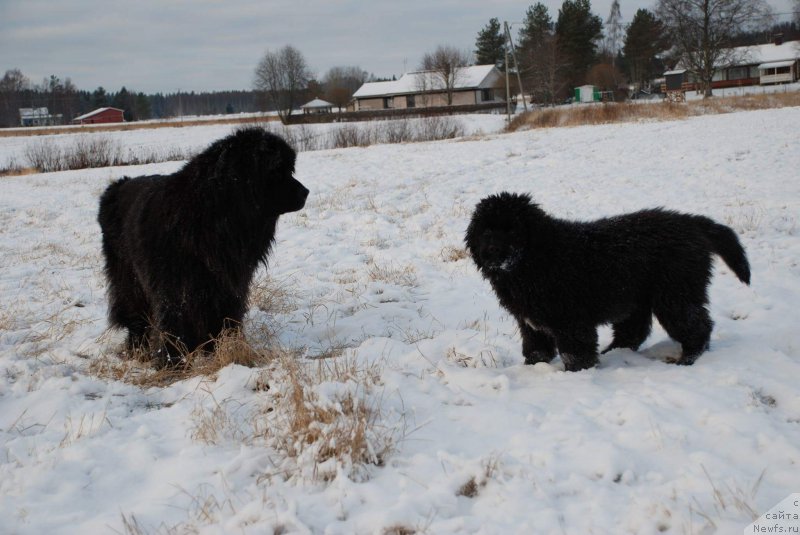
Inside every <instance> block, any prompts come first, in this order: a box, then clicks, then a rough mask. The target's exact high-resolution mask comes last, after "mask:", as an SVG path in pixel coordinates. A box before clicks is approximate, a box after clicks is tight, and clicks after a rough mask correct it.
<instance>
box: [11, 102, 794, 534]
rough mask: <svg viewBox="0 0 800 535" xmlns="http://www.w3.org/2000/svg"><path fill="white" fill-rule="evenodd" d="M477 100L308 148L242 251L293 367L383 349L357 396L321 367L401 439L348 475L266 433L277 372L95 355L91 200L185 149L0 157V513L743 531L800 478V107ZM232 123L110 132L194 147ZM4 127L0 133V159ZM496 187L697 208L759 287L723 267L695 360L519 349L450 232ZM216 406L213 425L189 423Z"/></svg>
mask: <svg viewBox="0 0 800 535" xmlns="http://www.w3.org/2000/svg"><path fill="white" fill-rule="evenodd" d="M473 121H475V122H474V124H473V126H472V127H471V129H472V131H474V132H477V131H478V130H479V128H478V127H477V126H476V125H477V124H478V123H481V121H486V122H483V123H481V124H483V125H484V126H483V127H482V128H480V130H482V131H483V133H482V134H475V135H472V136H470V137H467V138H462V139H457V140H451V141H446V142H436V143H421V144H401V145H377V146H372V147H367V148H352V149H341V150H327V151H317V152H304V153H301V154H300V155H299V157H298V163H297V177H298V178H299V179H300V180H301V181H302V182H303V183H304V184H306V185H307V186H308V187H309V188H310V189H311V195H310V197H309V200H308V203H307V205H306V208H305V209H304V210H303V211H301V212H298V213H296V214H291V215H288V216H285V217H283V218H282V219H281V222H280V223H279V228H278V240H277V243H276V246H275V248H274V252H273V256H272V257H271V259H270V265H269V269H268V271H267V272H268V274H269V275H268V279H267V275H266V273H267V272H265V271H263V270H262V271H261V272H260V273H259V274H258V279H259V281H264V280H269V281H271V284H272V286H270V287H271V288H275V287H279V288H281V289H282V290H283V291H285V292H286V293H287V294H288V295H289V299H288V300H287V303H288V304H287V305H286V306H284V307H281V308H280V310H278V311H277V312H275V313H272V314H267V313H265V312H263V311H261V310H259V309H258V308H257V307H254V308H253V310H252V311H251V312H250V315H249V321H248V328H249V329H250V331H249V335H251V336H254V337H257V335H258V330H257V327H256V326H257V325H258V324H259V323H262V322H272V323H273V324H274V325H277V326H279V327H280V329H279V332H278V337H279V341H280V343H281V345H282V346H284V347H287V348H294V349H297V351H298V353H299V354H300V355H301V357H299V358H301V360H300V362H301V364H303V365H312V364H309V363H310V362H311V361H309V360H308V359H305V358H302V356H306V357H313V356H317V355H325V354H331V353H333V354H338V353H341V354H342V356H341V357H338V358H339V359H347V360H348V361H349V362H351V363H354V364H355V365H356V366H359V367H361V368H366V367H369V366H373V367H375V369H377V370H380V378H379V380H378V381H377V382H375V383H374V384H373V385H372V386H371V387H370V388H369V389H366V390H363V391H362V390H359V388H357V386H358V385H356V384H355V383H353V382H352V381H350V380H345V379H341V380H327V381H323V382H321V383H320V384H318V385H317V386H316V387H314V388H315V390H316V393H317V395H318V396H319V399H320V400H321V403H325V404H327V405H329V406H335V405H336V403H338V401H337V400H341V399H342V397H341V396H342V395H343V394H345V393H347V392H350V393H353V392H357V393H359V395H363V396H364V402H365V403H369V404H372V405H373V406H376V407H378V408H379V411H378V412H377V421H376V422H375V425H374V430H375V431H376V433H382V435H381V436H383V437H390V438H391V439H392V440H393V441H394V445H393V448H392V449H391V451H390V452H389V454H388V456H386V458H385V459H384V462H383V463H382V464H381V465H380V466H375V465H369V464H368V465H366V466H363V467H361V469H360V470H355V471H354V470H350V468H352V467H348V466H347V465H346V464H341V465H336V464H335V463H331V462H327V463H323V464H320V465H318V466H315V465H313V461H312V460H310V458H309V457H308V455H307V452H306V453H304V454H301V455H299V456H298V458H297V459H291V458H289V455H288V454H287V452H286V450H285V449H282V448H281V447H280V445H281V442H280V440H278V439H279V438H280V436H281V433H282V432H283V430H284V428H285V424H284V423H283V422H282V421H281V420H280V419H276V418H273V419H269V418H271V417H268V416H265V414H266V412H265V410H264V406H265V404H268V403H271V402H272V401H274V400H275V399H276V398H275V397H274V396H275V395H276V394H275V392H276V391H281V389H282V388H285V385H286V383H285V377H284V375H283V374H282V372H281V371H280V369H279V368H270V369H268V370H267V372H265V371H264V370H258V369H249V368H245V367H242V366H228V367H226V368H224V369H223V370H222V371H220V372H219V373H218V374H216V375H214V376H211V377H195V378H191V379H186V380H184V381H179V382H176V383H174V384H172V385H170V386H167V387H149V388H143V387H138V386H135V385H134V384H131V383H130V382H123V381H116V380H112V379H109V378H104V377H103V376H98V375H97V374H96V373H92V372H91V371H90V365H91V364H92V363H93V362H97V361H99V360H101V359H103V358H111V359H113V358H114V357H108V355H109V354H111V353H113V350H114V348H115V347H116V345H117V344H119V343H120V342H121V340H122V335H121V333H118V332H109V331H107V324H106V320H105V310H106V299H105V294H104V287H105V283H104V280H103V277H102V269H101V267H102V258H101V253H100V236H99V228H98V226H97V224H96V222H95V217H96V211H97V200H98V196H99V195H100V193H101V192H102V190H103V189H104V187H105V186H106V185H107V184H108V183H109V181H111V180H113V179H116V178H119V177H121V176H124V175H138V174H152V173H169V172H172V171H174V170H176V169H177V168H179V166H180V165H181V163H180V162H172V163H163V164H153V165H144V166H138V167H126V168H103V169H94V170H83V171H70V172H60V173H51V174H38V175H28V176H22V177H4V178H0V191H2V195H0V259H2V266H3V269H2V270H1V271H0V301H1V302H2V308H0V494H2V496H3V498H2V500H0V518H2V519H3V521H2V525H3V528H2V530H0V531H4V532H9V533H19V534H38V533H98V532H126V530H127V531H128V532H136V529H139V530H141V531H142V532H147V533H150V532H167V531H169V530H174V531H175V532H194V531H196V532H200V533H271V532H281V533H326V534H350V533H370V534H372V533H377V534H382V533H400V532H412V531H416V532H425V533H436V534H440V533H445V534H446V533H482V534H491V533H520V534H522V533H525V534H527V533H598V534H599V533H637V534H638V533H641V534H648V533H650V534H655V533H676V534H677V533H715V532H716V533H741V531H742V530H743V529H744V527H745V526H747V525H748V524H750V523H751V522H752V521H753V520H754V518H755V515H758V514H760V513H761V512H764V511H767V510H768V509H770V508H771V507H772V506H774V505H775V504H777V503H779V502H780V501H781V500H783V499H784V498H785V497H786V496H788V495H789V494H791V493H792V492H797V491H798V488H797V484H798V481H800V394H799V393H798V392H799V391H798V388H797V386H798V377H800V329H798V320H797V310H798V308H800V264H798V259H799V258H800V237H798V234H799V233H800V229H798V217H799V216H800V181H798V169H799V168H800V140H799V139H798V137H797V135H796V124H797V123H798V121H800V108H788V109H781V110H765V111H752V112H738V113H731V114H725V115H716V116H702V117H696V118H691V119H687V120H684V121H675V122H657V123H653V122H650V123H638V124H637V123H632V124H618V125H607V126H589V127H577V128H562V129H546V130H532V131H527V132H519V133H515V134H491V133H487V132H491V131H497V128H499V126H500V123H498V122H491V123H490V121H497V118H496V117H495V118H493V117H486V118H483V119H473ZM489 124H491V125H493V129H492V128H490V127H489V126H488V125H489ZM230 128H231V127H230V126H228V127H224V126H215V127H210V126H197V127H184V128H176V129H157V130H152V131H141V130H137V131H131V132H119V133H114V135H115V136H120V138H119V139H120V140H121V141H123V142H124V143H125V144H126V146H127V147H132V148H133V149H135V150H138V149H139V148H142V147H150V146H158V145H167V146H176V147H180V148H196V149H199V148H202V147H203V146H205V145H207V144H208V143H210V142H212V141H213V140H214V139H216V138H218V137H220V136H223V135H225V134H226V133H227V132H229V131H230ZM64 137H66V136H64ZM23 146H24V140H19V139H17V138H0V160H3V159H6V160H10V159H13V158H17V159H21V157H22V156H21V154H20V152H19V151H20V150H21V147H23ZM0 165H2V164H0ZM500 190H510V191H519V192H529V193H531V194H532V195H533V196H534V198H535V199H536V201H537V202H539V203H540V204H541V205H542V207H543V208H545V209H546V210H548V211H550V212H551V213H553V214H554V215H557V216H559V217H565V218H574V219H586V220H588V219H594V218H597V217H602V216H607V215H611V214H615V213H620V212H626V211H633V210H637V209H641V208H645V207H653V206H665V207H668V208H673V209H679V210H682V211H685V212H693V213H702V214H705V215H707V216H710V217H712V218H714V219H716V220H718V221H720V222H723V223H726V224H728V225H731V226H732V227H733V228H734V229H735V230H736V231H737V233H739V235H740V237H741V239H742V243H743V244H744V246H745V248H746V250H747V253H748V255H749V258H750V262H751V266H752V272H753V283H752V286H750V287H748V286H745V285H743V284H741V283H740V282H739V281H738V280H736V278H735V277H734V276H733V274H732V273H731V272H730V271H729V270H728V268H727V267H726V266H725V265H724V264H722V263H721V262H719V263H717V264H716V274H715V277H714V279H713V283H712V285H711V287H710V298H711V307H710V309H711V314H712V317H713V319H714V322H715V329H714V332H713V334H712V340H711V348H710V350H709V351H708V352H707V353H705V354H703V355H702V356H701V357H700V358H699V359H698V361H697V362H696V364H695V365H694V366H692V367H678V366H675V365H672V364H668V363H666V362H664V361H665V359H666V358H667V357H669V356H674V355H675V354H676V353H677V351H678V350H679V348H678V347H677V346H676V345H675V344H674V343H673V342H671V341H670V340H669V339H668V338H667V336H666V334H665V333H664V331H663V330H662V329H660V327H656V328H655V329H654V332H653V334H652V335H651V337H650V338H649V339H648V341H647V342H645V344H644V345H643V347H642V349H641V350H640V351H638V352H632V351H628V350H616V351H613V352H611V353H609V354H607V355H604V356H602V358H601V364H600V366H598V367H597V368H594V369H591V370H586V371H582V372H577V373H566V372H564V371H563V365H562V364H561V362H560V360H556V361H554V362H553V363H551V364H537V365H535V366H525V365H524V364H523V361H522V356H521V348H520V338H519V334H518V332H517V330H516V326H515V322H514V321H513V320H511V319H510V318H509V317H508V315H507V314H505V313H504V312H503V310H502V309H501V308H500V307H499V305H498V303H497V300H496V299H495V297H494V295H493V294H492V291H491V289H490V288H489V285H488V283H486V282H485V281H484V280H482V279H481V278H480V276H479V274H478V273H477V271H476V269H475V268H474V266H473V265H472V263H471V261H470V260H469V258H467V257H465V256H464V254H463V249H462V247H463V242H462V240H463V234H464V230H465V228H466V225H467V223H468V220H469V217H470V214H471V210H472V207H473V206H474V205H475V203H476V202H478V201H479V200H480V199H481V198H482V197H484V196H486V195H488V194H491V193H494V192H497V191H500ZM609 341H610V330H609V329H607V328H603V329H601V333H600V344H601V345H603V344H606V343H608V342H609ZM328 360H329V361H332V360H336V359H328ZM265 373H266V375H265ZM265 377H266V379H268V381H269V383H270V387H271V388H270V389H269V390H265V389H264V388H257V385H258V384H260V383H259V381H261V380H264V378H265ZM212 416H217V417H219V418H218V421H219V422H221V423H218V425H217V427H216V429H218V430H219V433H218V436H216V437H215V438H214V439H213V440H201V439H200V436H201V434H200V432H199V429H200V428H201V427H202V424H203V423H207V422H208V421H209V418H211V417H212ZM265 424H266V425H267V426H268V427H267V428H266V430H265V429H264V428H263V426H264V425H265ZM315 474H316V475H319V474H324V475H325V477H315ZM132 526H133V527H132ZM403 530H405V531H403Z"/></svg>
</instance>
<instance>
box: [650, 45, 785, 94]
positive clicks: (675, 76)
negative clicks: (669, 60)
mask: <svg viewBox="0 0 800 535" xmlns="http://www.w3.org/2000/svg"><path fill="white" fill-rule="evenodd" d="M731 57H733V58H734V61H733V62H732V63H731V64H730V65H728V66H725V67H720V68H719V69H717V70H716V71H715V72H714V79H713V81H712V83H711V87H712V89H718V88H724V87H739V86H750V85H767V84H778V83H792V82H796V81H797V80H798V79H799V78H800V41H787V42H783V40H782V39H780V38H776V39H775V41H774V42H772V43H769V44H766V45H753V46H741V47H737V48H734V49H732V54H731ZM664 76H665V78H666V83H665V88H664V89H666V90H667V91H679V90H682V91H692V90H695V89H697V84H696V79H695V77H694V75H693V74H692V73H691V72H690V71H688V70H687V69H686V67H685V66H684V65H682V64H681V63H680V62H679V63H678V66H677V67H676V68H675V69H673V70H671V71H668V72H666V73H664Z"/></svg>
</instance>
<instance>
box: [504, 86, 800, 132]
mask: <svg viewBox="0 0 800 535" xmlns="http://www.w3.org/2000/svg"><path fill="white" fill-rule="evenodd" d="M789 106H800V92H798V91H794V92H787V93H771V94H764V95H744V96H736V97H714V98H711V99H706V100H697V101H689V102H683V103H674V102H667V101H664V102H652V101H648V102H609V103H603V104H588V105H576V106H565V107H559V108H545V109H541V110H535V111H531V112H528V113H523V114H521V115H519V116H517V117H516V118H514V120H513V121H511V124H509V125H508V128H507V131H509V132H515V131H517V130H521V129H530V128H552V127H559V126H582V125H596V124H610V123H623V122H635V121H670V120H676V119H685V118H687V117H694V116H698V115H708V114H719V113H731V112H734V111H748V110H761V109H770V108H784V107H789Z"/></svg>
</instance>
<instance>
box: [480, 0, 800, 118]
mask: <svg viewBox="0 0 800 535" xmlns="http://www.w3.org/2000/svg"><path fill="white" fill-rule="evenodd" d="M794 4H795V11H796V13H794V19H793V20H792V21H791V22H783V23H778V22H776V18H775V17H774V16H773V15H772V13H771V10H770V8H769V6H768V5H767V4H766V2H764V1H763V0H657V1H656V3H655V9H654V10H653V11H651V10H648V9H639V10H637V11H636V13H635V14H634V16H633V18H632V20H631V21H630V22H629V23H623V19H622V14H621V10H620V3H619V1H618V0H614V2H612V5H611V9H610V12H609V15H608V17H607V18H606V19H605V21H603V19H601V18H600V17H599V16H598V15H596V14H594V13H593V12H592V9H591V2H590V0H565V1H564V2H563V3H562V5H561V8H560V9H559V10H558V14H557V16H556V18H555V19H554V18H553V17H552V16H551V14H550V13H549V11H548V8H547V6H546V5H545V4H544V3H542V2H537V3H535V4H533V5H531V6H530V7H528V9H527V10H526V12H525V16H524V19H523V22H522V24H521V28H520V29H519V30H518V33H517V35H516V40H515V42H514V40H513V39H508V37H510V36H507V35H506V33H505V28H501V25H500V21H499V20H498V19H497V18H493V19H490V21H489V23H488V24H487V25H486V26H485V27H484V28H483V29H481V30H480V32H479V33H478V35H477V38H476V41H475V57H476V60H477V63H479V64H495V65H496V66H497V67H498V68H500V69H505V68H506V65H505V61H506V55H507V54H509V53H510V52H511V51H510V50H509V49H510V48H511V46H512V45H509V43H512V44H513V52H514V53H515V57H516V58H517V60H518V65H513V64H512V65H510V66H509V67H510V68H511V69H513V70H517V69H518V70H519V73H520V75H521V76H520V78H521V79H522V84H523V87H524V89H525V92H526V93H528V94H530V95H531V97H532V98H533V99H534V101H536V102H540V103H551V104H552V103H557V102H561V101H563V100H564V99H565V98H567V97H568V96H569V95H571V93H572V89H573V88H574V87H576V86H579V85H583V84H591V85H595V86H598V87H600V88H601V89H603V90H607V91H611V92H617V91H619V92H620V93H621V95H619V96H623V95H624V96H627V95H626V93H627V90H626V89H627V88H628V87H629V86H633V88H634V89H635V90H642V91H650V90H652V89H653V88H652V87H651V84H652V82H653V80H654V79H656V78H658V77H660V76H661V75H662V74H663V72H664V71H665V70H667V68H671V67H674V66H675V65H676V64H678V62H680V64H681V65H682V66H683V67H685V68H686V69H687V70H689V71H690V72H692V74H694V75H695V77H696V79H697V80H698V82H699V85H700V87H701V88H702V89H703V90H704V91H705V95H706V96H711V81H712V79H713V76H714V70H715V67H717V68H718V67H719V66H721V65H723V66H724V65H727V64H732V63H733V62H735V61H736V60H737V59H740V58H736V57H734V56H733V54H732V52H731V49H732V48H733V47H737V46H744V45H753V44H760V43H764V42H768V40H769V39H770V38H771V37H772V36H773V35H774V34H777V33H781V34H783V36H784V38H785V39H787V40H790V39H795V38H798V37H800V31H799V30H800V0H795V1H794ZM508 33H509V34H510V32H508ZM623 89H625V91H623Z"/></svg>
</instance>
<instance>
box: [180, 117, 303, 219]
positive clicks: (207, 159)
mask: <svg viewBox="0 0 800 535" xmlns="http://www.w3.org/2000/svg"><path fill="white" fill-rule="evenodd" d="M296 158H297V155H296V153H295V151H294V149H293V148H292V147H291V146H289V144H288V143H287V142H286V141H285V140H284V139H283V138H281V137H280V136H277V135H275V134H272V133H270V132H267V131H266V130H264V129H263V128H257V127H250V128H243V129H241V130H238V131H236V132H234V133H233V134H231V135H229V136H227V137H225V138H223V139H221V140H219V141H217V142H216V143H214V144H213V145H211V146H210V147H209V148H208V149H206V150H205V151H204V152H203V153H201V154H200V155H198V156H197V157H196V158H195V159H194V160H193V161H192V162H190V164H189V165H191V164H195V163H196V166H197V170H196V174H197V175H198V176H204V175H205V176H208V178H209V187H214V188H216V189H217V190H226V192H228V193H235V194H238V195H244V196H247V197H250V199H249V200H251V201H252V202H254V203H255V204H256V205H258V206H261V207H262V210H263V212H262V213H264V212H266V214H265V215H272V216H278V215H280V214H285V213H288V212H295V211H297V210H300V209H301V208H303V206H305V202H306V198H307V197H308V189H307V188H306V187H305V186H303V184H301V183H300V182H299V181H298V180H297V179H296V178H294V166H295V160H296ZM212 184H213V185H212Z"/></svg>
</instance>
